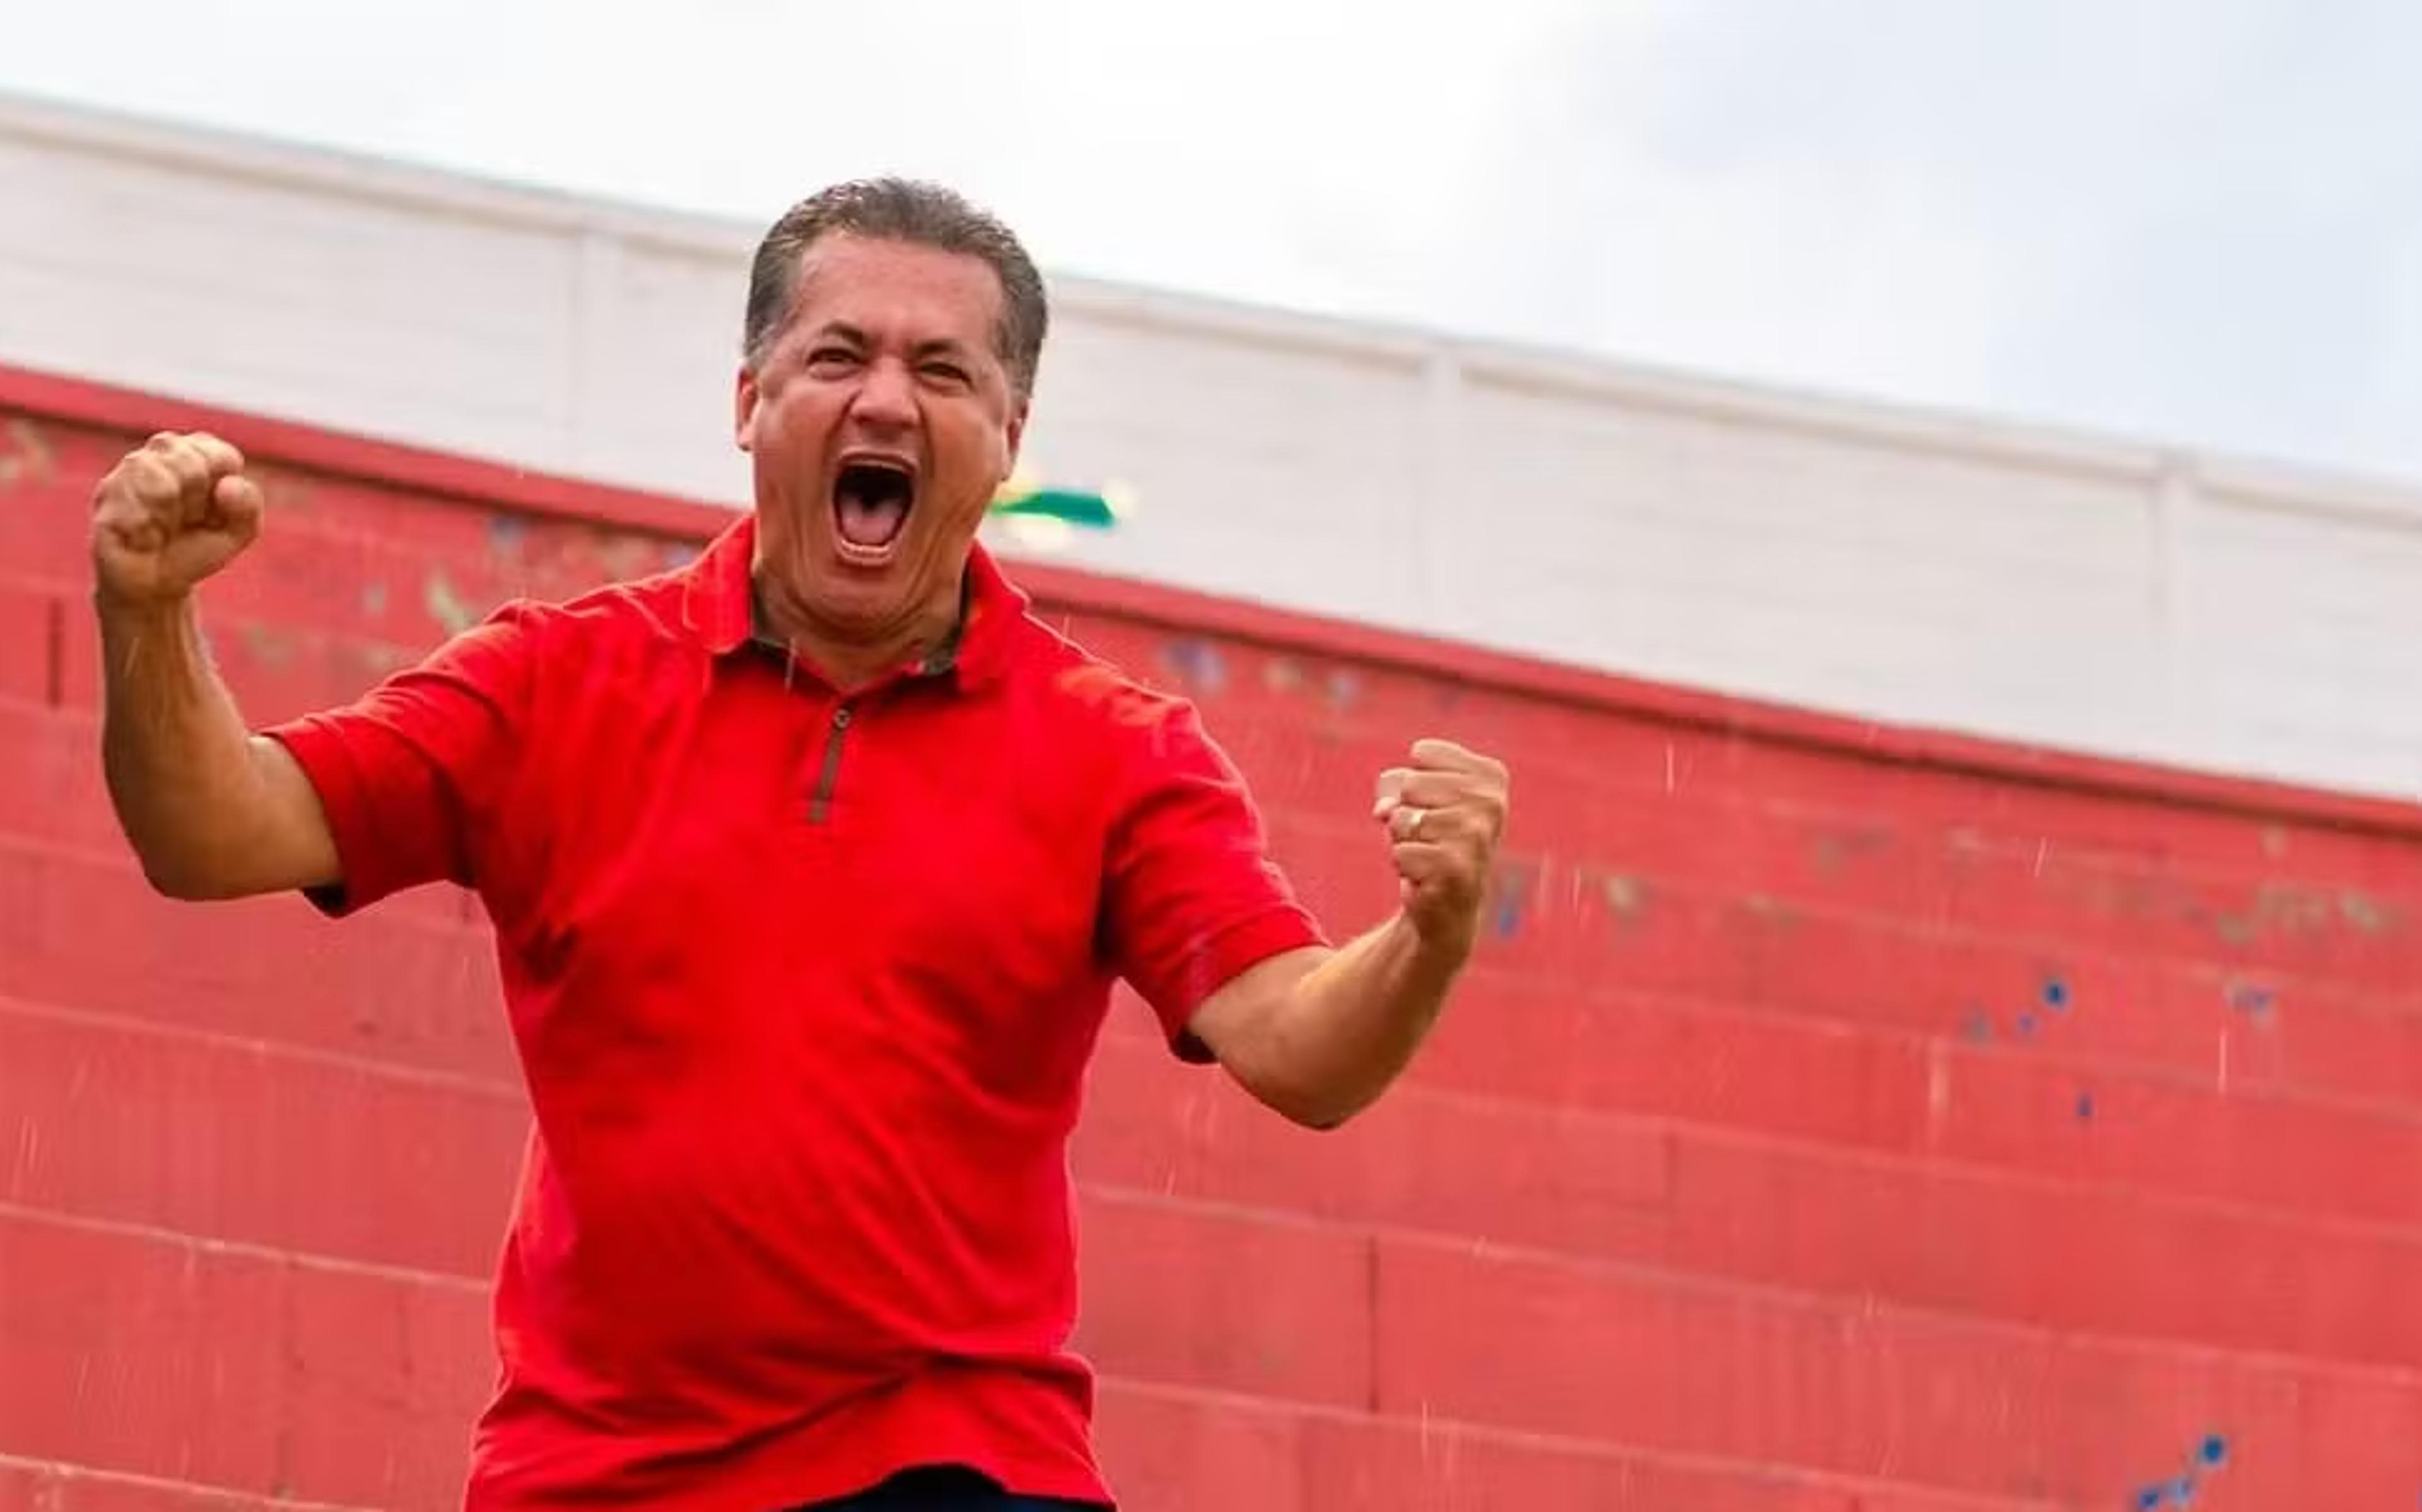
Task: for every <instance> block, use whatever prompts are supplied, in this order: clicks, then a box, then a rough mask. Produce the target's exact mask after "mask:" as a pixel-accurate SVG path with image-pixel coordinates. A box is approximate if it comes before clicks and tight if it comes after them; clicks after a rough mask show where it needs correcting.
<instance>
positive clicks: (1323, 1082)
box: [1187, 740, 1510, 1129]
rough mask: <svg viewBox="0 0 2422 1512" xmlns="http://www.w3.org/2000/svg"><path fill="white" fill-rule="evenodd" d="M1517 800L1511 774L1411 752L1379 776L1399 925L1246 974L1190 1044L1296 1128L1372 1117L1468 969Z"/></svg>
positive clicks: (1214, 999) (1433, 748) (1201, 1013)
mask: <svg viewBox="0 0 2422 1512" xmlns="http://www.w3.org/2000/svg"><path fill="white" fill-rule="evenodd" d="M1509 792H1510V782H1509V777H1508V773H1507V772H1506V770H1505V767H1504V765H1503V764H1502V763H1501V762H1499V761H1496V760H1494V759H1492V758H1490V757H1488V756H1481V755H1479V754H1477V753H1475V752H1472V751H1469V750H1466V749H1465V748H1463V747H1462V746H1459V745H1456V744H1455V743H1453V742H1451V741H1447V740H1421V741H1417V742H1415V744H1414V745H1413V747H1412V750H1411V753H1410V758H1409V764H1408V765H1407V766H1404V767H1399V768H1395V769H1392V770H1391V771H1389V772H1385V773H1383V774H1382V775H1381V777H1380V779H1379V790H1378V796H1377V801H1376V803H1375V805H1374V807H1373V818H1375V819H1376V821H1377V822H1378V824H1379V825H1380V826H1381V828H1382V829H1383V831H1384V832H1385V834H1386V835H1387V838H1388V842H1389V854H1390V859H1391V861H1392V864H1393V865H1394V867H1395V871H1396V875H1397V878H1398V882H1399V893H1400V896H1401V899H1402V902H1401V906H1400V907H1399V909H1398V911H1397V912H1396V914H1395V915H1394V916H1393V917H1392V918H1391V919H1389V920H1388V921H1387V922H1386V923H1384V924H1382V925H1380V926H1379V927H1376V928H1374V929H1372V930H1370V931H1369V932H1367V933H1365V934H1363V935H1361V936H1360V937H1359V938H1357V939H1355V940H1354V941H1352V942H1351V943H1348V944H1346V945H1345V947H1343V948H1342V949H1338V950H1329V949H1325V948H1307V949H1300V950H1292V951H1288V952H1285V953H1283V954H1281V955H1277V956H1273V957H1271V958H1269V959H1266V960H1263V961H1261V962H1259V963H1257V964H1255V965H1253V966H1251V967H1250V968H1248V969H1247V970H1245V971H1244V972H1243V973H1241V974H1238V975H1237V976H1236V977H1235V979H1234V980H1232V981H1230V982H1228V983H1226V984H1225V985H1223V986H1221V987H1220V988H1219V989H1218V990H1215V991H1214V992H1212V993H1211V995H1210V996H1209V997H1208V998H1206V999H1205V1000H1204V1001H1203V1005H1202V1006H1201V1007H1200V1008H1199V1009H1198V1010H1197V1011H1196V1012H1195V1014H1194V1016H1193V1018H1192V1020H1191V1021H1190V1022H1189V1023H1188V1026H1187V1027H1188V1029H1189V1030H1190V1031H1191V1033H1192V1034H1193V1036H1194V1037H1196V1038H1197V1039H1199V1040H1201V1041H1202V1043H1203V1045H1204V1046H1205V1047H1206V1048H1207V1049H1208V1050H1209V1051H1210V1052H1211V1053H1212V1054H1213V1055H1214V1056H1215V1057H1217V1058H1218V1060H1219V1063H1220V1065H1221V1066H1223V1067H1224V1068H1227V1070H1228V1072H1229V1074H1230V1075H1232V1076H1234V1077H1235V1079H1236V1080H1237V1081H1238V1082H1239V1083H1242V1084H1243V1085H1244V1087H1245V1088H1246V1089H1247V1090H1248V1091H1250V1092H1251V1093H1252V1094H1253V1095H1254V1096H1255V1097H1256V1098H1258V1099H1261V1100H1262V1101H1263V1102H1265V1103H1266V1104H1268V1105H1269V1106H1270V1107H1272V1108H1274V1109H1276V1110H1277V1111H1279V1112H1280V1113H1282V1114H1284V1115H1286V1116H1287V1117H1289V1118H1292V1119H1294V1120H1295V1121H1296V1122H1297V1123H1301V1124H1305V1125H1308V1126H1310V1127H1313V1128H1316V1129H1330V1128H1335V1127H1336V1126H1337V1125H1339V1124H1342V1123H1344V1122H1345V1120H1346V1119H1348V1118H1350V1117H1352V1116H1353V1115H1355V1114H1357V1113H1360V1111H1361V1110H1362V1109H1364V1108H1365V1107H1368V1106H1369V1105H1370V1104H1371V1102H1372V1101H1373V1100H1374V1099H1376V1098H1377V1097H1378V1096H1379V1094H1380V1093H1382V1092H1384V1091H1385V1090H1387V1088H1388V1086H1389V1084H1390V1083H1392V1082H1393V1081H1394V1080H1395V1079H1396V1077H1397V1076H1398V1075H1399V1074H1400V1073H1401V1072H1402V1071H1403V1070H1404V1068H1406V1066H1407V1065H1408V1064H1409V1063H1410V1062H1411V1060H1412V1057H1413V1053H1414V1052H1415V1051H1417V1050H1419V1049H1420V1047H1421V1044H1422V1041H1423V1039H1424V1038H1425V1037H1427V1036H1428V1034H1429V1031H1430V1028H1431V1026H1432V1025H1433V1024H1434V1023H1436V1022H1437V1021H1438V1017H1439V1012H1440V1010H1441V1009H1442V1008H1443V1007H1444V1006H1445V1005H1446V1001H1447V997H1448V994H1449V992H1450V990H1452V988H1453V987H1454V985H1455V979H1456V977H1457V976H1458V975H1459V974H1461V973H1462V971H1463V968H1464V964H1465V962H1466V961H1468V960H1469V959H1470V956H1471V951H1472V947H1473V944H1474V943H1475V942H1476V941H1477V939H1478V937H1479V932H1480V917H1481V910H1482V907H1483V904H1484V902H1485V901H1486V893H1487V884H1488V878H1489V873H1490V870H1491V865H1492V863H1493V861H1494V858H1495V856H1496V851H1497V845H1498V841H1499V839H1500V837H1501V836H1502V834H1504V830H1505V819H1506V814H1507V809H1508V802H1509Z"/></svg>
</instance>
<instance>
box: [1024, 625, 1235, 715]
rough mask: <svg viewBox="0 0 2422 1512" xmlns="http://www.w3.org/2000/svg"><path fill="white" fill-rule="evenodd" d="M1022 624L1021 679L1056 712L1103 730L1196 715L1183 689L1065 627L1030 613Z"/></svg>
mask: <svg viewBox="0 0 2422 1512" xmlns="http://www.w3.org/2000/svg"><path fill="white" fill-rule="evenodd" d="M1022 629H1023V631H1024V632H1025V638H1026V645H1025V646H1024V647H1022V651H1021V654H1020V656H1019V658H1018V662H1019V667H1020V671H1021V672H1022V674H1023V680H1024V681H1025V682H1026V684H1027V685H1028V686H1029V687H1030V688H1031V689H1033V690H1035V692H1036V694H1037V695H1038V696H1039V697H1041V698H1042V699H1044V700H1045V701H1046V703H1047V705H1048V706H1049V707H1050V709H1052V711H1053V712H1054V713H1055V714H1056V715H1059V716H1061V717H1064V718H1067V719H1069V720H1071V721H1072V722H1075V723H1078V724H1082V725H1093V726H1095V727H1098V728H1101V729H1103V730H1119V729H1149V728H1152V727H1154V726H1156V725H1164V724H1166V723H1168V722H1169V721H1171V720H1172V719H1180V718H1183V719H1191V718H1192V717H1193V716H1194V706H1193V703H1192V701H1191V700H1189V699H1187V697H1186V696H1185V695H1183V694H1177V693H1174V692H1172V691H1171V690H1169V689H1166V688H1159V687H1155V686H1154V685H1152V684H1151V683H1149V682H1147V681H1145V680H1144V679H1143V678H1140V677H1138V676H1136V675H1135V674H1133V673H1131V672H1129V671H1128V670H1127V669H1126V668H1125V667H1124V666H1122V665H1120V664H1119V663H1118V662H1114V661H1112V660H1110V659H1109V657H1106V656H1104V655H1102V654H1100V653H1099V652H1096V651H1094V650H1093V649H1091V648H1089V647H1086V646H1084V645H1082V644H1081V643H1079V642H1078V641H1077V640H1076V639H1074V638H1073V637H1071V636H1070V635H1068V634H1067V633H1066V632H1064V631H1059V630H1055V629H1053V628H1052V627H1051V626H1049V625H1046V624H1045V623H1043V621H1041V620H1040V619H1037V618H1035V617H1033V616H1028V619H1027V623H1026V624H1025V625H1024V626H1023V627H1022Z"/></svg>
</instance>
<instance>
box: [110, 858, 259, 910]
mask: <svg viewBox="0 0 2422 1512" xmlns="http://www.w3.org/2000/svg"><path fill="white" fill-rule="evenodd" d="M135 859H136V860H138V861H140V862H141V863H142V864H143V880H144V881H146V882H148V883H149V884H150V888H151V891H152V892H154V893H156V894H158V895H159V896H162V897H165V898H171V899H174V900H175V901H177V902H180V903H215V902H219V901H222V900H224V899H226V898H230V897H233V896H237V895H236V890H235V889H234V888H232V887H230V886H228V881H227V879H225V878H223V877H220V876H217V875H215V874H214V873H213V872H212V870H211V869H210V868H209V867H206V866H197V865H193V864H192V862H191V861H187V860H180V859H178V858H175V857H170V856H161V855H156V854H152V853H150V852H148V851H144V850H136V852H135Z"/></svg>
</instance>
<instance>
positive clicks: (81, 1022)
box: [0, 995, 527, 1104]
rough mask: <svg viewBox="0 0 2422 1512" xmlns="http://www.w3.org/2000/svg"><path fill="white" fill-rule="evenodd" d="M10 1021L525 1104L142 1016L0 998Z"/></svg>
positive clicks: (2, 1014) (510, 1089)
mask: <svg viewBox="0 0 2422 1512" xmlns="http://www.w3.org/2000/svg"><path fill="white" fill-rule="evenodd" d="M10 1017H18V1018H25V1019H35V1020H39V1021H46V1022H51V1023H63V1024H72V1025H74V1026H76V1027H78V1028H89V1029H105V1030H110V1031H114V1032H118V1033H126V1034H134V1035H143V1036H149V1037H153V1038H158V1039H165V1040H170V1041H178V1042H183V1043H188V1044H194V1045H198V1046H202V1047H206V1048H208V1049H210V1050H213V1051H220V1052H228V1053H230V1054H246V1055H260V1056H265V1057H269V1058H273V1059H277V1060H287V1061H300V1062H304V1063H306V1064H308V1065H313V1066H321V1067H326V1068H331V1069H336V1070H344V1071H354V1072H358V1073H360V1074H362V1075H365V1076H371V1077H376V1078H378V1079H380V1080H383V1081H389V1082H400V1083H410V1084H414V1085H419V1086H427V1087H432V1088H435V1089H438V1090H442V1091H448V1092H463V1093H469V1094H472V1095H474V1096H478V1097H481V1098H486V1099H491V1100H496V1101H510V1102H512V1103H515V1104H526V1103H527V1099H526V1098H525V1097H524V1095H523V1092H522V1088H521V1085H520V1083H514V1082H499V1081H491V1080H488V1079H486V1078H484V1077H477V1076H471V1075H468V1074H465V1073H464V1072H461V1071H446V1070H438V1069H435V1068H429V1067H422V1066H414V1065H410V1064H407V1063H403V1062H398V1061H385V1060H379V1059H377V1058H375V1057H372V1056H367V1055H357V1054H354V1053H353V1052H349V1051H342V1050H330V1049H326V1048H324V1047H321V1046H314V1045H307V1044H301V1043H297V1042H295V1041H292V1040H284V1039H264V1038H260V1037H246V1036H243V1035H230V1034H223V1033H221V1032H219V1031H217V1030H214V1029H204V1028H201V1027H198V1026H197V1025H193V1024H184V1023H177V1022H172V1021H166V1020H161V1019H150V1018H145V1017H143V1016H142V1015H139V1014H133V1013H125V1012H119V1011H116V1010H109V1009H101V1008H86V1007H79V1006H77V1005H73V1004H65V1003H44V1002H36V1001H33V1000H30V999H26V998H20V997H13V996H7V995H0V1021H5V1020H7V1019H8V1018H10Z"/></svg>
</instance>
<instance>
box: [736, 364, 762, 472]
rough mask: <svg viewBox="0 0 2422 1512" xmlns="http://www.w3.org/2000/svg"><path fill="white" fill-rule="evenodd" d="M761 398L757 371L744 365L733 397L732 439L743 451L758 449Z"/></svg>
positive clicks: (741, 367)
mask: <svg viewBox="0 0 2422 1512" xmlns="http://www.w3.org/2000/svg"><path fill="white" fill-rule="evenodd" d="M761 397H763V396H762V395H761V394H760V393H759V392H758V389H757V373H756V370H755V369H754V368H752V367H750V366H748V365H747V363H742V364H741V365H740V378H739V381H738V382H737V383H736V384H735V385H734V386H733V390H732V395H731V439H732V441H733V442H734V443H736V444H738V445H739V447H740V449H741V450H742V451H754V450H755V449H756V445H755V443H756V438H757V401H758V400H759V399H760V398H761Z"/></svg>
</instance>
